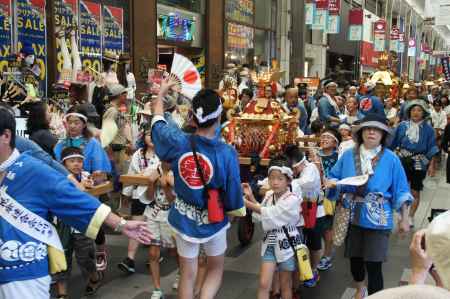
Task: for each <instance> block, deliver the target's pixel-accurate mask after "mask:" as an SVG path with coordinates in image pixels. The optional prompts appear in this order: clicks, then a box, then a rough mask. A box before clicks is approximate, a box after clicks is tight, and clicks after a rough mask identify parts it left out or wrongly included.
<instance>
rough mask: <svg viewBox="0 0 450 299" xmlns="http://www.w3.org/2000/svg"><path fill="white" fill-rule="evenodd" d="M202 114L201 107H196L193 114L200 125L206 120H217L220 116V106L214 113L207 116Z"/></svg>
mask: <svg viewBox="0 0 450 299" xmlns="http://www.w3.org/2000/svg"><path fill="white" fill-rule="evenodd" d="M203 112H204V111H203V108H202V107H198V108H197V109H196V110H195V112H194V114H195V117H196V118H197V120H198V122H199V123H200V124H203V123H205V122H207V121H208V120H211V119H215V118H218V117H219V116H220V115H222V105H220V106H219V107H218V108H217V110H216V111H214V112H212V113H211V114H208V115H206V116H203Z"/></svg>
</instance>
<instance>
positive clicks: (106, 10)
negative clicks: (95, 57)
mask: <svg viewBox="0 0 450 299" xmlns="http://www.w3.org/2000/svg"><path fill="white" fill-rule="evenodd" d="M102 32H103V43H102V45H103V53H114V54H115V55H120V54H121V53H122V52H123V9H122V8H119V7H114V6H109V5H104V6H103V9H102Z"/></svg>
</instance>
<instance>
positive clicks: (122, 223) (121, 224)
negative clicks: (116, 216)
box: [114, 218, 127, 233]
mask: <svg viewBox="0 0 450 299" xmlns="http://www.w3.org/2000/svg"><path fill="white" fill-rule="evenodd" d="M126 224H127V221H126V220H125V219H123V218H120V222H119V224H117V226H116V227H115V228H114V231H115V232H117V233H121V232H122V230H123V228H124V227H125V225H126Z"/></svg>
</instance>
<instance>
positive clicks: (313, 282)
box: [303, 271, 320, 288]
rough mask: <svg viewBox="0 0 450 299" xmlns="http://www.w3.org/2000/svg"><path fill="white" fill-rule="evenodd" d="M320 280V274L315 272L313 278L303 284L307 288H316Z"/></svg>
mask: <svg viewBox="0 0 450 299" xmlns="http://www.w3.org/2000/svg"><path fill="white" fill-rule="evenodd" d="M319 280H320V275H319V272H318V271H314V272H313V278H311V279H308V280H305V281H304V282H303V285H304V286H305V287H306V288H314V287H315V286H316V285H317V283H318V282H319Z"/></svg>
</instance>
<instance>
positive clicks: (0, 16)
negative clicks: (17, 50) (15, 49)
mask: <svg viewBox="0 0 450 299" xmlns="http://www.w3.org/2000/svg"><path fill="white" fill-rule="evenodd" d="M11 1H12V0H0V72H2V71H7V70H8V61H7V59H6V58H7V57H9V56H10V55H11V54H12V49H11V46H12V30H11V26H12V24H11V21H12V20H11V7H12V6H11Z"/></svg>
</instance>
